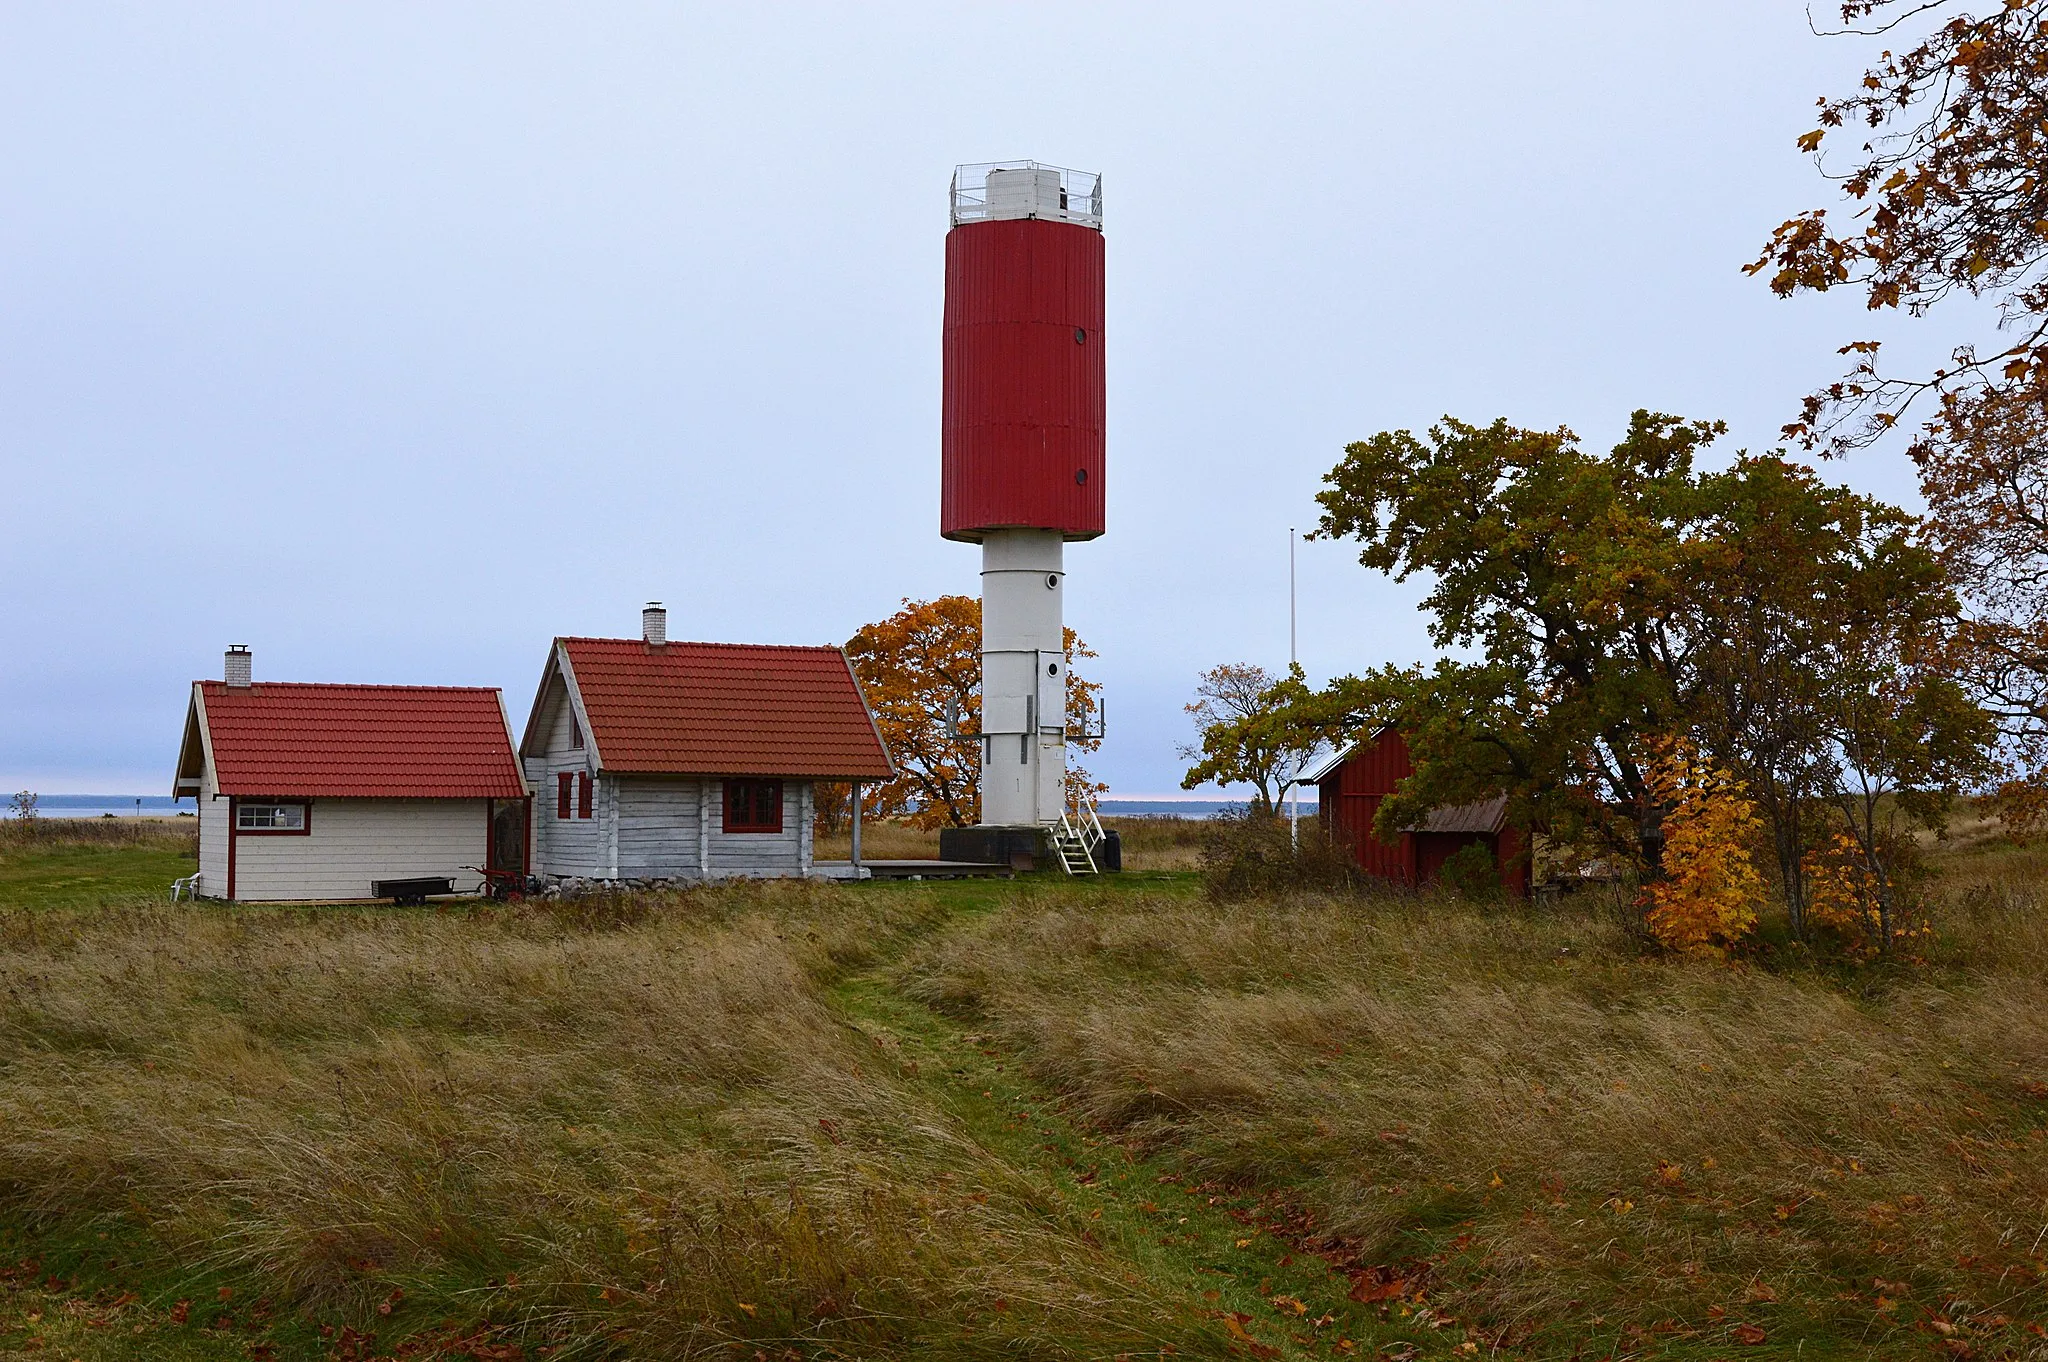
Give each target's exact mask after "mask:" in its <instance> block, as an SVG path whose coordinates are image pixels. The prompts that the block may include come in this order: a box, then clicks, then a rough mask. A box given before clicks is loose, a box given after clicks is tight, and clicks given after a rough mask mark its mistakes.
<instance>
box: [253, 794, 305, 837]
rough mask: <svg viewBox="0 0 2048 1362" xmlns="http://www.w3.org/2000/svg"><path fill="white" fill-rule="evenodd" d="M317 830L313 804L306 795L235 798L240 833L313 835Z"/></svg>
mask: <svg viewBox="0 0 2048 1362" xmlns="http://www.w3.org/2000/svg"><path fill="white" fill-rule="evenodd" d="M312 832H313V804H312V801H311V800H306V799H238V800H236V801H235V836H237V837H309V836H311V835H312Z"/></svg>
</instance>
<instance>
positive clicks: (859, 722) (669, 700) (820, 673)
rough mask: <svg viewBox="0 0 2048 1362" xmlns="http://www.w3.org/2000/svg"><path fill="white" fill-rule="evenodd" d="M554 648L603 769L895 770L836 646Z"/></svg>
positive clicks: (865, 773) (581, 641)
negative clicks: (572, 679) (572, 678)
mask: <svg viewBox="0 0 2048 1362" xmlns="http://www.w3.org/2000/svg"><path fill="white" fill-rule="evenodd" d="M557 641H558V642H559V643H560V644H561V645H562V647H563V648H564V650H566V651H567V653H568V655H569V667H570V670H572V671H573V672H574V673H575V675H576V690H577V693H578V694H579V695H580V696H581V697H582V700H583V712H584V713H585V714H586V715H588V716H589V719H590V728H591V736H592V737H594V738H595V739H596V740H597V753H598V757H599V759H600V760H601V761H602V762H603V763H604V768H605V769H606V770H608V771H643V772H659V773H664V774H670V775H722V776H799V777H801V776H810V777H815V778H819V779H828V780H830V779H837V780H882V779H886V778H888V777H889V776H890V775H892V774H894V772H893V771H892V770H891V769H890V766H889V753H888V750H887V749H886V748H884V747H883V746H882V739H881V735H880V734H878V733H877V732H876V731H875V724H874V720H873V719H871V718H869V717H868V709H867V703H866V702H865V701H864V700H863V699H862V698H861V693H860V686H859V684H858V683H857V682H856V681H855V680H854V678H853V670H852V668H850V667H849V666H848V665H847V662H846V655H845V654H844V653H842V652H840V651H839V650H838V649H837V648H800V647H781V646H772V645H763V644H746V643H670V644H667V645H665V646H663V647H660V648H653V647H649V646H648V645H647V644H645V643H643V642H641V641H640V640H639V639H621V638H565V639H560V640H557Z"/></svg>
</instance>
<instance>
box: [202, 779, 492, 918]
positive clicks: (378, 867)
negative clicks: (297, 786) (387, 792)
mask: <svg viewBox="0 0 2048 1362" xmlns="http://www.w3.org/2000/svg"><path fill="white" fill-rule="evenodd" d="M217 802H218V803H219V804H220V806H221V810H222V815H223V821H225V814H226V809H227V801H226V800H225V799H223V800H219V801H217ZM489 808H490V801H488V800H484V799H316V800H314V801H313V808H312V825H313V826H312V831H311V832H310V833H308V834H307V835H306V836H304V837H279V836H254V837H239V838H237V839H236V840H235V897H236V898H237V899H248V900H255V901H271V900H287V899H366V898H368V897H370V881H372V880H384V879H401V878H405V877H407V876H413V875H445V876H447V877H448V878H449V879H451V880H453V881H454V887H455V891H456V892H457V893H471V892H474V891H475V890H476V888H477V884H478V881H479V879H480V878H481V877H480V876H479V875H478V874H477V873H476V872H475V871H473V870H464V869H462V867H463V866H465V865H482V864H483V863H484V856H485V853H486V849H487V845H488V838H489V835H490V817H489ZM223 877H225V868H223ZM225 883H226V882H225V878H223V881H222V884H223V887H225ZM209 889H210V886H209Z"/></svg>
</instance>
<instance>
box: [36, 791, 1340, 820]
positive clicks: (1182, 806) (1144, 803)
mask: <svg viewBox="0 0 2048 1362" xmlns="http://www.w3.org/2000/svg"><path fill="white" fill-rule="evenodd" d="M1097 807H1098V808H1099V810H1100V811H1101V813H1102V814H1103V816H1104V817H1107V818H1198V819H1199V818H1214V817H1216V816H1217V815H1218V814H1223V813H1230V812H1235V811H1237V810H1241V809H1243V808H1244V807H1245V801H1244V800H1242V799H1116V798H1113V797H1112V798H1109V799H1105V800H1103V801H1102V802H1101V804H1100V805H1098V806H1097ZM196 808H197V805H196V803H195V802H194V801H193V800H191V799H189V798H187V799H183V800H173V799H171V798H170V797H169V796H167V795H118V794H83V795H44V796H42V797H41V798H40V799H38V800H37V801H36V812H37V814H38V815H40V816H41V817H44V818H103V817H108V816H111V817H114V818H138V817H139V818H174V817H176V816H177V815H179V814H181V813H182V814H188V815H189V814H191V813H193V812H194V811H195V810H196ZM1301 811H1302V812H1303V813H1304V814H1314V813H1315V811H1316V805H1315V801H1313V800H1309V799H1304V800H1302V801H1301Z"/></svg>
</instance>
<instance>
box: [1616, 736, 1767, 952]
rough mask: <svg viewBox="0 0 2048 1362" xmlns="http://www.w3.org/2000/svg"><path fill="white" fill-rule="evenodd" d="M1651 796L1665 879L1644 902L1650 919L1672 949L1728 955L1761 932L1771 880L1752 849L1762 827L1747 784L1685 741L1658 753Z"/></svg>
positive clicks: (1660, 747)
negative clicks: (1660, 816)
mask: <svg viewBox="0 0 2048 1362" xmlns="http://www.w3.org/2000/svg"><path fill="white" fill-rule="evenodd" d="M1646 780H1647V783H1648V785H1649V788H1650V794H1651V797H1652V798H1653V799H1655V800H1657V801H1658V802H1659V803H1661V804H1662V805H1663V806H1664V807H1666V808H1668V809H1669V810H1670V813H1669V814H1667V815H1666V817H1665V820H1664V859H1663V868H1664V878H1663V879H1661V880H1659V881H1657V882H1656V883H1653V884H1650V885H1647V886H1645V887H1644V889H1643V892H1642V894H1641V896H1640V898H1639V900H1638V902H1639V903H1640V905H1641V906H1642V908H1643V910H1644V922H1645V924H1646V925H1647V926H1648V927H1649V929H1650V934H1651V935H1652V936H1654V937H1655V938H1656V939H1657V940H1658V942H1659V943H1661V944H1662V945H1663V946H1664V947H1665V948H1667V949H1669V950H1673V951H1677V952H1679V953H1680V954H1683V955H1704V956H1713V957H1717V958H1718V957H1723V956H1725V955H1727V953H1728V948H1729V947H1730V946H1732V945H1734V944H1735V943H1736V942H1738V941H1740V940H1741V939H1742V938H1743V937H1745V936H1747V935H1749V933H1750V932H1751V931H1753V930H1754V929H1755V927H1756V920H1757V916H1756V910H1757V905H1758V904H1759V903H1761V902H1762V901H1763V897H1764V881H1763V876H1762V875H1760V874H1758V873H1757V869H1756V866H1755V864H1754V863H1753V862H1752V861H1751V859H1750V853H1749V848H1750V844H1751V842H1752V841H1753V840H1754V839H1755V837H1756V836H1757V834H1758V832H1759V830H1760V829H1761V827H1762V820H1761V819H1759V818H1758V817H1757V812H1756V806H1755V805H1754V804H1752V803H1751V802H1750V800H1749V797H1748V795H1747V794H1746V793H1745V791H1744V789H1743V785H1742V782H1741V781H1739V780H1737V779H1736V778H1735V777H1734V776H1732V775H1730V774H1729V773H1728V772H1727V771H1725V770H1723V769H1722V768H1720V767H1718V766H1716V765H1714V764H1713V762H1712V761H1710V760H1708V759H1707V758H1706V757H1704V756H1702V755H1700V752H1699V749H1698V748H1696V747H1694V746H1693V745H1692V744H1691V743H1690V742H1688V741H1686V740H1685V739H1683V738H1667V739H1664V740H1662V741H1661V742H1659V743H1657V744H1656V745H1655V746H1654V747H1653V749H1652V755H1651V760H1650V763H1649V766H1648V769H1647V772H1646Z"/></svg>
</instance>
